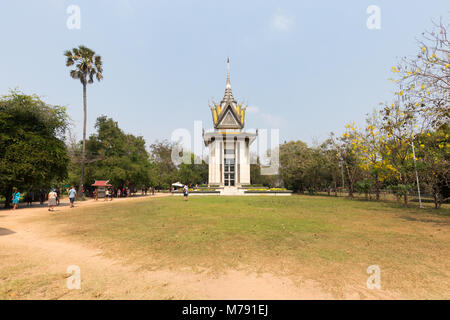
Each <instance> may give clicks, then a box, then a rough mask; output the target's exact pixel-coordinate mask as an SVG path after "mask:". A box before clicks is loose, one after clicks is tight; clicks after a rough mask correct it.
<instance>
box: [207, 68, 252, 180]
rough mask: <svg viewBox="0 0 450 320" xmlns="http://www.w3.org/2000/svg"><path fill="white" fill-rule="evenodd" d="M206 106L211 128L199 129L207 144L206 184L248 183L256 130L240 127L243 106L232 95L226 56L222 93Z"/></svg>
mask: <svg viewBox="0 0 450 320" xmlns="http://www.w3.org/2000/svg"><path fill="white" fill-rule="evenodd" d="M210 109H211V113H212V119H213V123H214V131H213V132H204V133H203V140H204V143H205V146H207V147H208V148H209V181H208V182H209V184H210V185H218V186H220V187H225V188H230V187H232V188H233V187H234V188H236V187H240V186H242V185H247V184H250V145H251V144H252V142H253V141H255V139H256V137H257V135H258V132H257V131H256V133H251V132H245V131H243V129H244V120H245V110H246V109H247V106H244V105H243V103H238V102H237V101H236V100H235V99H234V97H233V92H232V91H231V81H230V60H229V59H228V61H227V82H226V87H225V95H224V97H223V99H222V101H221V102H220V103H216V102H214V101H213V102H212V105H210Z"/></svg>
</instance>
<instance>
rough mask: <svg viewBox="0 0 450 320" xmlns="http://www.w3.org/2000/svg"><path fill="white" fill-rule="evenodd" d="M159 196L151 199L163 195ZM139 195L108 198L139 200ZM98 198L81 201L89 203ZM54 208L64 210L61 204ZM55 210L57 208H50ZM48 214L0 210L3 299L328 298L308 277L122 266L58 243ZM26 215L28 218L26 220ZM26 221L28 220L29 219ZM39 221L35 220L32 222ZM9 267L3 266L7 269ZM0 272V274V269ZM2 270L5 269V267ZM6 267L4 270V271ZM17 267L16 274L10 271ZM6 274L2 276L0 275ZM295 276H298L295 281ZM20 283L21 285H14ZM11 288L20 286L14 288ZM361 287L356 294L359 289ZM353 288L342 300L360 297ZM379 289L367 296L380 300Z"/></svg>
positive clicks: (44, 211) (95, 252) (76, 245)
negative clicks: (77, 275)
mask: <svg viewBox="0 0 450 320" xmlns="http://www.w3.org/2000/svg"><path fill="white" fill-rule="evenodd" d="M164 196H168V195H164V194H160V195H155V196H154V197H155V198H157V197H164ZM141 199H148V198H147V197H143V198H126V199H117V200H114V201H113V202H112V203H111V205H114V204H115V203H120V202H123V201H140V200H141ZM101 203H103V201H97V202H95V201H85V202H82V203H78V204H77V205H79V206H95V205H99V204H101ZM64 204H65V206H62V207H59V208H58V210H59V211H60V212H61V211H66V210H76V209H69V207H68V206H67V203H66V202H64ZM56 213H58V211H57V212H56ZM44 214H53V213H50V212H48V211H47V209H46V208H31V209H21V210H17V211H16V212H13V211H4V210H2V211H0V254H1V257H0V261H1V262H0V280H2V281H4V282H3V285H4V286H7V288H2V284H1V282H0V292H1V290H3V291H4V292H6V293H4V294H5V295H6V298H26V299H333V298H335V297H333V296H332V295H331V294H330V293H327V292H325V291H324V290H322V289H321V288H320V286H319V285H318V284H317V283H316V282H314V281H312V280H309V281H300V282H299V281H296V282H295V283H294V282H293V281H292V280H291V279H290V278H283V277H279V276H275V275H272V274H268V273H264V274H257V273H255V272H248V270H244V269H242V270H229V271H228V272H226V273H225V274H222V275H220V276H213V275H211V273H210V272H208V270H200V271H199V270H196V271H195V272H194V271H193V270H192V269H187V268H185V269H183V268H177V269H174V270H161V269H158V270H155V271H148V270H142V269H141V268H140V266H139V264H138V263H136V264H132V265H130V264H124V263H123V262H122V261H119V260H113V259H110V258H107V257H105V256H103V255H102V250H101V249H100V248H99V249H97V250H93V249H91V248H86V247H84V246H82V245H81V244H79V243H76V242H67V241H61V240H60V239H58V237H57V234H58V232H59V233H60V232H61V231H59V230H58V231H55V230H50V229H49V227H48V226H47V225H46V224H44V223H39V222H36V219H33V218H35V217H38V216H39V215H44ZM30 218H31V219H30ZM29 220H33V222H32V223H30V222H29ZM37 221H39V220H37ZM72 265H75V266H79V267H80V270H81V290H68V289H67V286H66V281H67V279H66V278H67V276H68V275H67V274H66V270H67V268H68V267H69V266H72ZM8 268H9V269H8ZM2 270H3V272H2ZM5 270H6V271H5ZM8 270H10V271H8ZM17 270H20V273H19V274H17V273H16V271H17ZM5 273H6V274H5ZM296 280H298V279H296ZM20 286H21V287H20ZM16 287H20V288H21V290H19V291H18V289H17V288H16ZM363 291H364V290H363V288H361V290H360V292H363ZM361 297H366V298H367V295H359V294H358V288H355V291H354V292H353V293H352V295H351V296H348V297H347V298H356V299H358V298H361ZM384 297H385V296H384V295H382V294H381V293H380V294H379V295H377V296H373V298H384Z"/></svg>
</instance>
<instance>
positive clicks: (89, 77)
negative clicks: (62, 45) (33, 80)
mask: <svg viewBox="0 0 450 320" xmlns="http://www.w3.org/2000/svg"><path fill="white" fill-rule="evenodd" d="M64 56H65V57H66V66H67V67H71V66H75V69H72V70H70V76H71V77H72V78H73V79H78V80H80V82H81V84H82V86H83V148H82V152H81V174H80V186H79V189H78V193H79V194H80V193H81V190H82V187H83V180H84V167H85V160H86V121H87V93H86V90H87V85H88V84H90V83H93V82H94V77H95V78H97V80H98V81H101V80H102V79H103V66H102V58H101V56H99V55H96V54H95V52H94V51H93V50H91V49H89V48H87V47H85V46H79V47H78V48H73V49H72V50H67V51H65V52H64Z"/></svg>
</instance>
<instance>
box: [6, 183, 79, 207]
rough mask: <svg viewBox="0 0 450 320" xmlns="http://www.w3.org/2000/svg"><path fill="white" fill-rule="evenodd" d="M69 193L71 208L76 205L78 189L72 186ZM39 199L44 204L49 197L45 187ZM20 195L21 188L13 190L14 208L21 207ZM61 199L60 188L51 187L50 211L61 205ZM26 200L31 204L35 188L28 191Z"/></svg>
mask: <svg viewBox="0 0 450 320" xmlns="http://www.w3.org/2000/svg"><path fill="white" fill-rule="evenodd" d="M68 195H69V201H70V208H73V207H74V202H75V197H76V195H77V191H76V190H75V188H74V187H73V186H72V187H71V188H70V189H69V190H68ZM39 196H40V197H39V200H40V203H41V204H43V203H44V202H45V200H46V198H47V193H46V191H45V189H44V188H42V189H41V190H40V191H39ZM20 197H21V194H20V192H19V190H17V189H16V188H15V189H14V190H13V194H12V204H13V207H12V209H13V210H16V209H17V208H18V207H19V202H20ZM60 199H61V192H60V190H59V189H58V188H53V189H51V191H50V192H49V193H48V211H54V210H55V207H56V206H59V204H60ZM25 201H26V202H27V205H28V206H31V205H32V203H33V201H34V191H33V190H29V191H28V192H27V195H26V196H25Z"/></svg>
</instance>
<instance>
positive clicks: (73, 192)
mask: <svg viewBox="0 0 450 320" xmlns="http://www.w3.org/2000/svg"><path fill="white" fill-rule="evenodd" d="M68 194H69V201H70V207H71V208H73V207H74V205H73V203H74V202H75V197H76V196H77V191H76V190H75V188H74V187H73V186H72V187H71V188H70V190H69V192H68Z"/></svg>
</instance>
